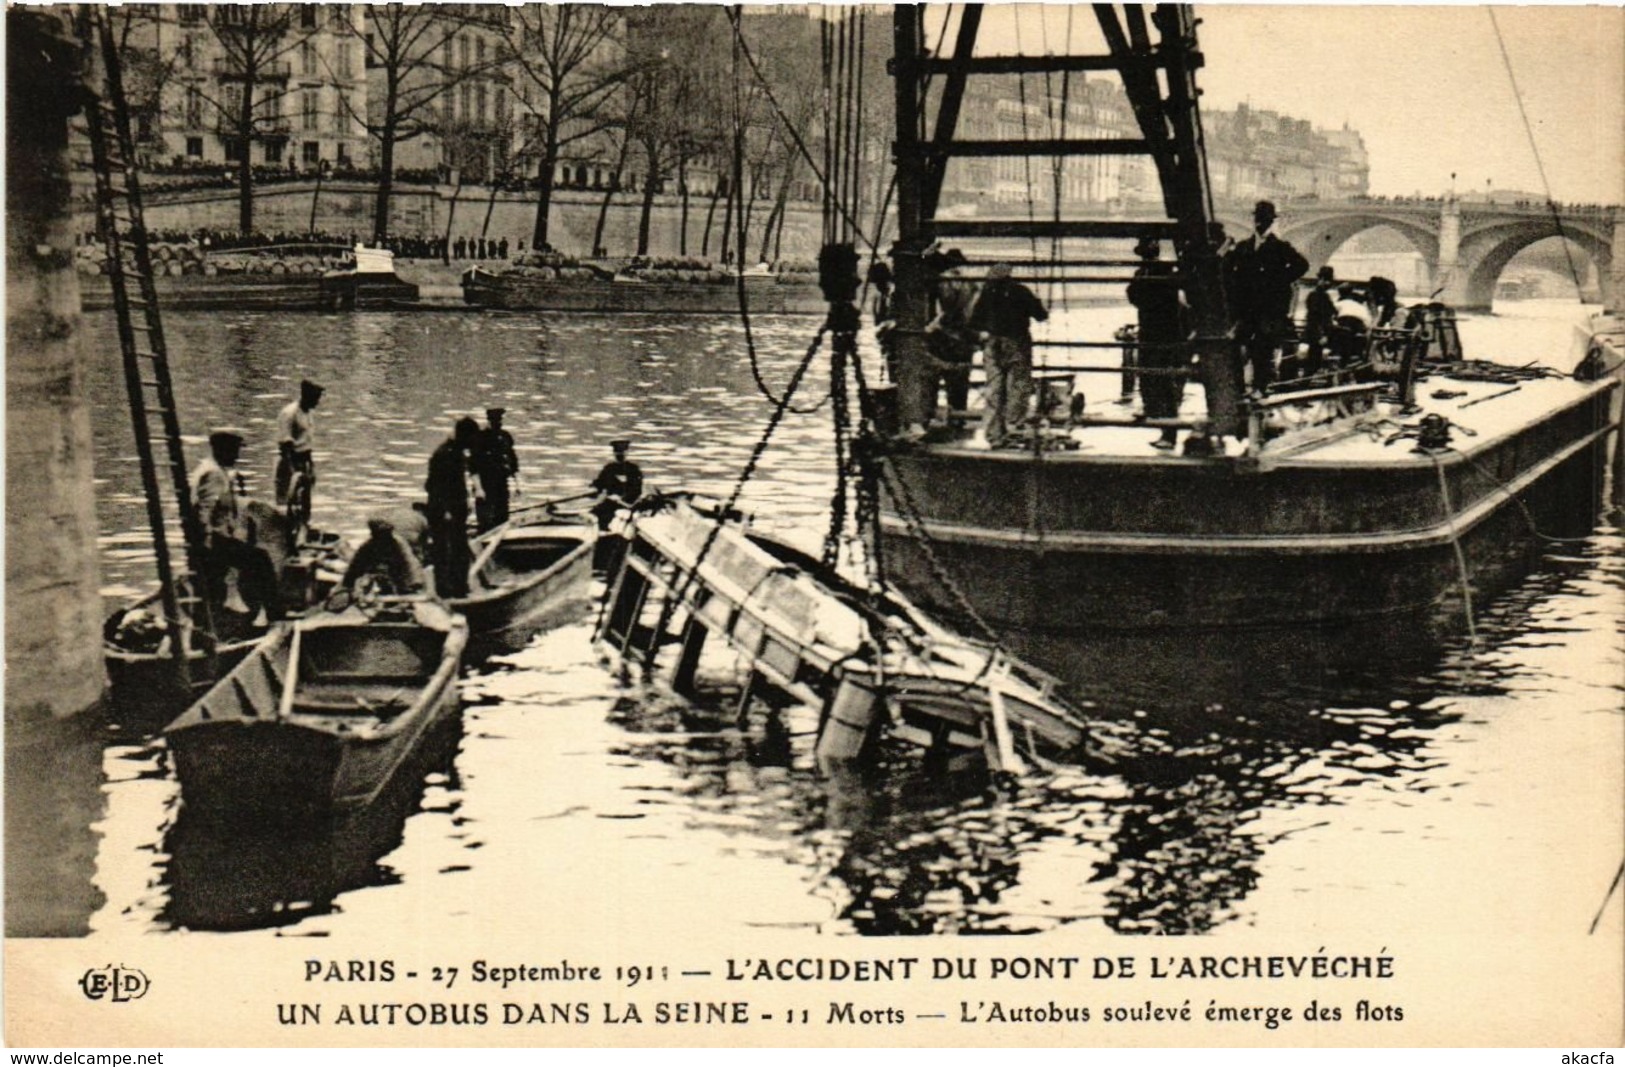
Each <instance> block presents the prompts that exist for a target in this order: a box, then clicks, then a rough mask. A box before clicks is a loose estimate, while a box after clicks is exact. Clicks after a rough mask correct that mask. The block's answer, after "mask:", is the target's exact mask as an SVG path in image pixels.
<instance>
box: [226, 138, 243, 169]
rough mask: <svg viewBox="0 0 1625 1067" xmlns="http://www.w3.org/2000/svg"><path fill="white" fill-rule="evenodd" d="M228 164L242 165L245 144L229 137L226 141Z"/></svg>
mask: <svg viewBox="0 0 1625 1067" xmlns="http://www.w3.org/2000/svg"><path fill="white" fill-rule="evenodd" d="M224 144H225V148H226V162H227V163H241V162H242V161H243V143H242V142H241V141H239V140H238V139H237V138H235V137H227V138H226V139H225V141H224Z"/></svg>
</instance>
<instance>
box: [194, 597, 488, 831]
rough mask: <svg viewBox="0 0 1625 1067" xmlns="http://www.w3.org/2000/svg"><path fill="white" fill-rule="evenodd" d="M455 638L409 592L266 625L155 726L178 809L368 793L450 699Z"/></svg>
mask: <svg viewBox="0 0 1625 1067" xmlns="http://www.w3.org/2000/svg"><path fill="white" fill-rule="evenodd" d="M467 642H468V624H467V623H466V622H464V621H463V619H462V617H461V616H458V615H454V614H452V613H451V612H450V611H448V610H447V609H446V608H445V607H444V606H443V605H440V604H438V603H435V602H433V601H429V600H424V599H421V598H416V599H396V600H389V601H383V602H379V603H375V604H371V605H366V604H361V603H356V604H351V605H350V606H348V607H346V608H345V609H344V610H342V611H338V612H323V613H321V614H317V615H314V616H312V617H310V618H306V619H300V620H297V621H295V622H293V623H289V624H286V625H283V626H279V627H277V628H276V629H275V630H273V631H272V633H271V635H270V636H268V637H267V638H266V639H265V640H264V641H263V642H261V643H260V644H259V645H257V646H256V647H255V648H254V650H253V651H252V652H250V653H249V655H248V656H247V657H246V658H245V659H244V660H243V661H242V662H241V663H239V664H238V665H237V666H236V667H235V668H233V669H232V671H231V672H230V673H229V674H227V675H226V676H225V677H224V678H222V679H221V680H220V681H219V682H218V683H217V684H216V685H215V686H214V688H213V689H211V690H209V692H208V693H206V694H205V695H204V696H203V698H202V699H201V700H199V701H198V702H197V703H195V704H193V705H192V706H191V707H190V708H188V709H187V710H186V712H185V713H184V714H182V715H181V716H180V717H179V718H178V719H176V720H175V721H174V722H172V723H170V724H169V726H168V727H166V728H165V730H164V738H165V740H166V742H167V743H168V745H169V747H170V750H171V751H172V752H173V753H174V756H175V772H176V775H177V776H178V777H179V779H180V783H181V795H182V798H183V800H184V802H185V805H186V808H187V810H188V811H190V812H193V813H195V814H198V815H200V816H202V817H204V818H213V819H224V820H229V821H238V820H247V821H252V822H254V823H256V824H259V823H264V822H268V821H269V822H280V821H284V820H287V819H293V820H298V821H303V820H309V819H320V818H324V817H326V816H330V815H332V814H335V813H338V812H342V811H346V810H351V809H356V808H361V807H364V806H365V805H367V804H369V803H371V801H372V800H373V798H374V797H376V796H377V795H378V794H379V792H380V791H381V790H382V789H383V788H384V787H385V785H387V784H388V783H389V781H390V779H391V778H392V777H393V776H394V774H395V773H396V770H397V768H399V767H400V766H401V764H402V763H403V762H404V761H405V760H406V759H407V757H408V756H409V755H411V753H412V751H413V750H414V749H415V748H416V747H417V745H418V744H419V742H420V740H421V739H422V738H423V737H424V735H425V734H426V732H427V731H428V730H429V729H430V727H432V726H433V725H434V723H435V722H437V721H439V720H440V719H442V718H444V717H445V716H447V715H449V714H451V713H452V712H453V711H454V710H455V709H456V708H457V706H458V691H457V672H458V669H459V667H460V665H461V662H462V655H463V649H464V646H465V645H466V644H467Z"/></svg>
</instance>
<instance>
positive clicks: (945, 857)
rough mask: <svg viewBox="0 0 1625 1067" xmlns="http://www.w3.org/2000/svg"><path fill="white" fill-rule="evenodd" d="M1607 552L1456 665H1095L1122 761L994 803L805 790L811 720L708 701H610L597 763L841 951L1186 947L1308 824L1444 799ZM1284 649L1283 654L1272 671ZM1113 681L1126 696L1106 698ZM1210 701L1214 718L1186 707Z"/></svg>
mask: <svg viewBox="0 0 1625 1067" xmlns="http://www.w3.org/2000/svg"><path fill="white" fill-rule="evenodd" d="M1615 548H1617V545H1612V544H1611V542H1610V539H1609V538H1606V537H1602V538H1598V539H1597V541H1596V542H1595V543H1593V544H1592V545H1589V546H1587V547H1586V548H1585V550H1584V551H1582V552H1581V553H1580V554H1578V555H1574V556H1571V557H1568V560H1569V562H1565V561H1564V558H1561V557H1560V558H1559V559H1557V560H1555V561H1554V566H1553V567H1552V568H1551V569H1548V570H1545V571H1542V572H1540V573H1537V574H1536V575H1534V576H1532V577H1531V578H1530V579H1529V580H1528V581H1527V582H1525V583H1524V584H1523V585H1521V586H1520V587H1519V588H1517V589H1516V590H1514V591H1513V592H1511V593H1510V594H1508V595H1507V596H1506V597H1505V598H1504V599H1503V600H1501V601H1499V602H1497V603H1495V604H1494V605H1493V606H1491V607H1490V608H1489V609H1488V610H1486V611H1485V612H1484V613H1483V615H1482V617H1481V619H1480V624H1479V631H1478V641H1477V643H1476V644H1475V643H1474V642H1472V641H1470V640H1469V639H1468V638H1466V637H1465V636H1463V637H1461V638H1460V639H1459V640H1457V641H1455V642H1453V643H1450V644H1447V645H1446V646H1445V647H1444V648H1443V649H1442V650H1441V649H1439V648H1438V647H1434V648H1431V649H1428V648H1425V647H1419V646H1417V645H1416V644H1414V642H1407V641H1405V640H1403V635H1400V639H1397V640H1396V639H1393V635H1390V637H1391V642H1390V643H1391V646H1392V647H1391V648H1390V654H1389V655H1387V656H1375V655H1373V656H1367V657H1365V658H1363V659H1361V658H1358V657H1356V658H1354V659H1352V660H1347V662H1339V660H1340V659H1345V660H1346V659H1347V657H1318V658H1317V657H1309V656H1305V655H1303V654H1302V642H1301V641H1300V642H1297V643H1296V644H1294V643H1293V642H1292V640H1291V639H1289V638H1283V637H1282V636H1280V635H1262V636H1260V635H1253V637H1254V639H1255V640H1261V641H1262V644H1260V645H1257V646H1255V647H1253V648H1251V649H1250V650H1249V649H1247V648H1245V647H1243V646H1242V645H1237V644H1233V645H1232V646H1231V647H1232V649H1233V651H1234V652H1235V654H1236V655H1238V656H1239V657H1240V658H1239V659H1238V660H1237V661H1236V662H1237V663H1239V664H1242V665H1249V664H1250V665H1254V666H1255V667H1260V668H1261V669H1257V670H1249V669H1245V667H1244V666H1243V667H1236V666H1234V664H1232V665H1231V666H1229V667H1226V668H1224V670H1225V672H1226V673H1225V675H1224V676H1221V677H1215V676H1212V675H1211V674H1202V673H1200V672H1197V677H1198V678H1200V681H1197V682H1193V681H1192V680H1191V677H1190V676H1187V677H1186V680H1185V684H1184V685H1183V687H1182V688H1177V689H1176V688H1174V687H1172V686H1171V685H1170V686H1168V687H1159V686H1157V685H1150V684H1145V678H1144V677H1143V674H1144V673H1145V672H1142V671H1140V667H1141V666H1142V665H1143V662H1144V661H1143V659H1141V658H1131V659H1121V658H1117V659H1112V660H1111V662H1114V663H1116V664H1117V665H1118V669H1117V672H1116V673H1115V674H1105V675H1102V674H1099V673H1097V674H1096V675H1095V677H1094V681H1095V684H1096V686H1099V687H1102V689H1103V691H1104V692H1103V694H1102V695H1105V696H1106V697H1107V700H1106V703H1105V704H1104V705H1102V706H1101V707H1099V708H1098V709H1097V713H1099V714H1103V715H1114V716H1116V718H1115V719H1114V720H1113V722H1114V723H1115V725H1113V726H1112V727H1111V730H1112V732H1113V733H1114V734H1115V735H1116V737H1117V740H1118V741H1119V742H1120V743H1121V744H1122V746H1123V747H1126V748H1127V749H1129V750H1130V751H1132V752H1133V753H1134V755H1133V756H1131V757H1129V758H1127V759H1125V760H1122V761H1119V762H1118V763H1116V764H1115V765H1112V766H1109V767H1100V768H1088V767H1085V768H1049V769H1048V770H1047V771H1046V772H1042V773H1034V774H1032V775H1030V776H1028V777H1027V778H1026V779H1025V780H1023V781H1021V782H1020V783H1019V785H1018V788H1017V789H1016V790H1015V791H1014V792H1008V791H999V790H994V789H991V788H990V787H989V783H988V781H987V777H986V775H985V773H983V772H980V771H977V770H974V769H968V770H963V771H957V772H944V771H941V770H939V769H933V768H928V767H926V766H925V765H924V764H923V763H922V761H921V759H920V758H919V756H918V754H917V753H915V752H913V751H911V750H908V749H905V748H901V747H899V748H888V749H887V750H886V751H885V753H884V754H883V756H882V758H881V760H880V763H879V764H878V765H877V766H875V767H873V768H868V769H863V770H859V769H853V770H848V771H844V772H841V773H838V774H835V775H832V776H821V775H820V774H819V773H818V772H817V771H816V770H815V760H814V758H813V754H812V734H813V729H814V721H813V719H812V718H811V717H810V716H805V715H801V716H798V715H797V714H794V713H791V714H772V715H768V716H762V715H757V716H756V717H755V719H754V721H753V723H752V725H751V726H750V727H749V728H748V729H745V730H740V729H737V728H736V724H735V723H734V720H733V704H732V700H733V698H734V696H735V694H733V693H731V692H726V691H722V692H716V693H713V694H711V696H710V699H709V700H708V701H706V702H701V703H693V704H691V703H689V702H684V701H677V700H675V699H674V698H672V697H670V695H669V694H665V693H662V692H659V691H646V692H640V691H637V690H636V689H633V690H631V691H629V692H627V693H624V694H623V695H622V696H621V698H620V699H619V700H617V702H616V703H615V706H614V709H613V710H612V712H611V714H610V718H611V721H612V722H614V723H615V724H616V725H618V726H620V727H621V728H622V729H623V730H625V731H626V732H627V733H628V734H630V735H637V736H638V738H639V739H638V741H637V743H636V744H628V745H625V746H620V747H617V748H616V749H615V750H614V751H615V752H616V754H618V755H624V756H628V757H631V758H635V759H641V760H652V761H657V762H659V763H662V764H664V765H667V766H669V767H671V768H673V769H675V770H677V771H678V772H679V774H680V777H681V782H682V785H681V794H682V799H683V801H684V803H685V804H686V805H688V806H691V807H692V808H693V809H694V810H695V812H696V819H697V822H698V823H699V825H707V826H710V827H712V828H715V829H722V830H732V831H733V832H736V833H739V832H746V831H743V830H741V823H740V820H741V819H743V820H744V821H745V822H744V825H745V826H748V832H749V833H750V834H751V835H752V836H754V837H759V838H767V839H770V840H773V841H776V842H778V845H779V851H780V853H781V855H782V856H783V858H784V859H785V861H787V862H790V863H794V864H798V865H802V866H806V867H809V868H812V869H814V870H816V871H818V872H819V876H820V881H819V892H820V893H822V894H824V895H826V896H827V897H828V898H829V899H831V900H832V901H833V902H834V903H835V904H836V905H837V908H838V912H837V913H838V915H839V917H840V918H841V920H843V922H844V923H846V924H848V925H849V928H850V929H851V930H853V931H854V932H857V933H862V934H930V933H936V934H941V933H1018V932H1034V931H1038V930H1043V929H1048V928H1051V927H1054V926H1057V925H1062V924H1066V923H1073V922H1080V921H1091V922H1092V921H1099V922H1103V923H1104V924H1105V925H1106V926H1107V927H1108V928H1110V929H1112V930H1114V931H1117V932H1121V933H1160V934H1190V933H1203V932H1207V931H1210V930H1213V929H1215V928H1217V927H1219V926H1222V925H1223V924H1225V923H1227V922H1232V921H1236V920H1238V919H1241V918H1244V917H1249V916H1250V912H1249V904H1248V898H1249V896H1250V895H1251V894H1252V893H1253V891H1254V890H1255V889H1256V887H1257V886H1258V884H1259V881H1260V879H1261V877H1263V874H1262V868H1263V867H1264V866H1265V865H1266V856H1267V853H1268V851H1269V849H1270V848H1271V846H1272V845H1275V844H1277V843H1278V842H1280V841H1281V840H1283V839H1284V838H1285V837H1287V836H1289V835H1291V834H1293V833H1296V832H1299V831H1301V830H1303V829H1307V828H1315V827H1318V826H1323V825H1325V824H1326V823H1327V822H1328V821H1329V820H1331V819H1335V818H1338V816H1337V815H1336V814H1335V813H1324V814H1317V811H1318V812H1323V811H1324V809H1331V808H1336V807H1339V806H1341V805H1344V804H1346V803H1349V802H1351V801H1353V800H1355V799H1356V798H1364V799H1361V800H1360V802H1361V803H1368V802H1369V796H1370V795H1371V794H1372V793H1374V792H1375V793H1378V794H1385V795H1388V796H1390V797H1392V798H1393V801H1392V802H1394V803H1401V804H1412V803H1420V802H1421V801H1422V798H1424V797H1425V796H1426V795H1427V794H1429V793H1432V792H1434V791H1437V790H1441V789H1443V788H1445V787H1447V786H1449V785H1453V784H1455V783H1453V782H1450V781H1449V780H1448V777H1449V776H1448V766H1447V763H1446V761H1445V760H1444V759H1443V757H1442V755H1441V753H1440V752H1439V750H1438V747H1437V738H1438V734H1439V733H1440V731H1441V730H1442V729H1444V728H1446V727H1448V726H1450V725H1453V724H1456V723H1457V722H1459V720H1460V713H1459V712H1458V711H1456V710H1455V709H1454V704H1455V702H1457V701H1460V700H1462V699H1465V698H1471V697H1479V698H1482V697H1495V696H1501V695H1505V694H1506V693H1507V692H1508V683H1510V682H1512V681H1513V680H1514V679H1517V680H1518V681H1519V682H1520V683H1527V681H1528V677H1527V673H1526V671H1525V669H1524V664H1525V662H1526V661H1525V660H1524V659H1523V658H1522V656H1521V655H1520V651H1521V650H1524V649H1528V648H1531V647H1535V648H1539V647H1543V646H1545V645H1548V644H1553V645H1561V644H1562V641H1563V636H1564V634H1565V633H1566V632H1568V631H1571V630H1573V629H1574V628H1575V627H1574V624H1572V623H1570V622H1566V621H1564V620H1563V618H1562V617H1561V616H1560V615H1559V616H1557V617H1555V618H1554V617H1553V616H1554V612H1553V611H1552V608H1551V605H1552V603H1553V600H1554V598H1557V597H1561V596H1563V595H1564V594H1565V593H1567V594H1572V593H1574V592H1575V591H1576V590H1575V588H1574V586H1575V583H1576V581H1579V582H1582V583H1589V582H1592V581H1594V580H1595V575H1596V568H1595V566H1594V565H1595V564H1596V563H1598V562H1599V561H1601V560H1603V559H1609V558H1611V553H1612V552H1613V551H1614V549H1615ZM1613 570H1614V572H1615V573H1614V588H1615V590H1616V592H1617V590H1618V588H1619V582H1618V580H1617V579H1618V574H1617V571H1618V568H1617V567H1615V568H1613ZM1283 641H1284V642H1286V644H1285V645H1283V644H1282V642H1283ZM1366 647H1372V646H1366ZM1282 648H1293V649H1296V654H1295V655H1293V656H1291V657H1288V658H1286V659H1284V660H1278V659H1276V658H1274V656H1275V655H1276V654H1277V653H1278V652H1279V651H1281V649H1282ZM1083 651H1084V652H1085V653H1086V655H1087V657H1090V658H1092V657H1095V656H1099V655H1100V653H1101V650H1100V649H1095V648H1091V649H1087V650H1083ZM1147 652H1148V650H1147V649H1143V648H1142V649H1141V650H1140V653H1141V655H1142V656H1143V655H1145V654H1147ZM1124 654H1125V650H1124V649H1123V648H1122V647H1121V646H1117V647H1116V648H1114V649H1113V650H1112V655H1113V656H1123V655H1124ZM1210 656H1211V652H1208V653H1205V654H1203V655H1201V656H1196V657H1192V656H1191V655H1190V654H1189V652H1188V650H1179V651H1178V652H1176V653H1175V654H1174V655H1173V656H1172V659H1173V660H1174V661H1175V662H1176V663H1179V664H1185V665H1187V666H1192V665H1200V664H1206V665H1209V666H1212V665H1213V664H1214V663H1215V662H1216V661H1215V660H1213V659H1211V658H1209V657H1210ZM1124 663H1132V664H1134V665H1135V668H1134V673H1135V674H1136V675H1140V676H1141V677H1140V682H1141V684H1139V685H1133V684H1128V683H1127V682H1126V680H1125V679H1124V677H1123V675H1124V674H1125V673H1128V672H1125V671H1124V670H1123V669H1122V664H1124ZM1334 663H1335V664H1336V665H1335V666H1333V665H1331V664H1334ZM1616 673H1617V672H1616ZM1165 681H1172V679H1171V678H1170V679H1165ZM1610 688H1611V692H1610V693H1608V694H1607V695H1606V696H1605V697H1604V699H1613V700H1614V701H1615V702H1616V703H1617V701H1618V696H1619V693H1620V692H1621V691H1622V690H1621V688H1620V687H1618V686H1613V687H1610ZM1150 695H1156V696H1158V697H1160V702H1156V703H1148V702H1146V701H1145V700H1144V699H1143V698H1145V697H1147V696H1150ZM1213 697H1219V698H1222V699H1204V698H1213ZM1602 706H1607V705H1602ZM1407 798H1408V799H1407ZM1283 815H1285V816H1289V818H1287V819H1285V820H1283V819H1282V818H1281V817H1280V816H1283ZM1283 821H1284V822H1285V824H1286V825H1285V828H1284V829H1283V828H1282V826H1283Z"/></svg>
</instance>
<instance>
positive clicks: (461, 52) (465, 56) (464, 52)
mask: <svg viewBox="0 0 1625 1067" xmlns="http://www.w3.org/2000/svg"><path fill="white" fill-rule="evenodd" d="M457 54H458V56H459V57H461V59H462V61H463V64H462V69H464V70H467V69H468V67H469V62H468V60H469V43H468V35H467V34H466V33H465V34H464V35H463V36H461V37H459V38H457Z"/></svg>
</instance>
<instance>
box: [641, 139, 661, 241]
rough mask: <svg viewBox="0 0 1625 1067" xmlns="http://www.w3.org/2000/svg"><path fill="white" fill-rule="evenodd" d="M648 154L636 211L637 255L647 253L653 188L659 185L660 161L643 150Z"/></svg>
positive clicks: (653, 204) (653, 199) (653, 196)
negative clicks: (640, 203)
mask: <svg viewBox="0 0 1625 1067" xmlns="http://www.w3.org/2000/svg"><path fill="white" fill-rule="evenodd" d="M645 155H647V156H649V170H648V173H647V174H645V175H644V179H643V206H642V208H641V210H639V212H638V250H637V255H640V256H646V255H648V254H649V222H650V219H651V218H652V217H653V215H654V210H655V190H656V189H657V188H659V186H660V161H659V160H658V159H655V158H654V157H653V155H652V154H651V153H649V152H648V151H647V150H645Z"/></svg>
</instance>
